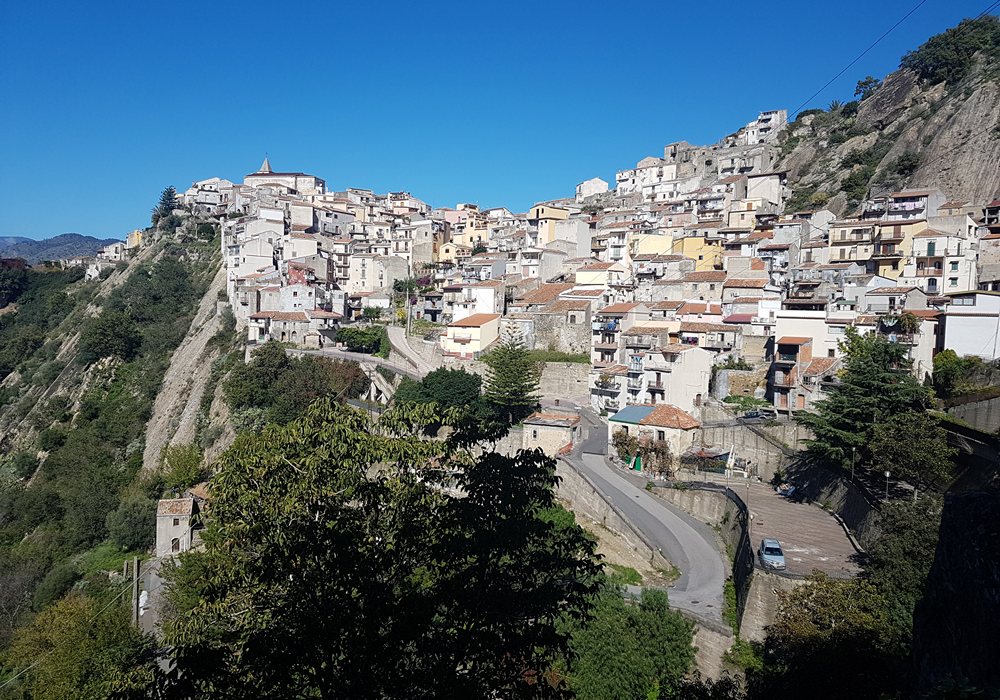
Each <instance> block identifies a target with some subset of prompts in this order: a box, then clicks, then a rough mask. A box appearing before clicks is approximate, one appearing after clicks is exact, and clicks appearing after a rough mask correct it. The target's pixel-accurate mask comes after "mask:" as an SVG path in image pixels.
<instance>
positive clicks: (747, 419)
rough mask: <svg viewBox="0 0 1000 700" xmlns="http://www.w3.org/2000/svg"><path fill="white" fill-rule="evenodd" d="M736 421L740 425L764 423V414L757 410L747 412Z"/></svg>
mask: <svg viewBox="0 0 1000 700" xmlns="http://www.w3.org/2000/svg"><path fill="white" fill-rule="evenodd" d="M736 420H737V421H738V422H740V423H763V422H764V414H763V413H761V412H760V410H759V409H756V408H755V409H753V410H752V411H747V412H746V413H744V414H743V415H742V416H740V417H739V418H737V419H736Z"/></svg>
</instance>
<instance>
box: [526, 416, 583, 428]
mask: <svg viewBox="0 0 1000 700" xmlns="http://www.w3.org/2000/svg"><path fill="white" fill-rule="evenodd" d="M524 422H525V423H527V424H529V425H549V426H552V427H554V428H571V427H573V426H574V425H576V424H577V423H579V422H580V416H570V415H567V414H565V413H532V414H531V415H530V416H528V417H527V418H525V419H524Z"/></svg>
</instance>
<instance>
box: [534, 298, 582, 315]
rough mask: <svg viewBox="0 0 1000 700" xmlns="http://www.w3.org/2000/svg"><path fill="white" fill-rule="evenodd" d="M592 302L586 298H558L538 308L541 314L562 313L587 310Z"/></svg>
mask: <svg viewBox="0 0 1000 700" xmlns="http://www.w3.org/2000/svg"><path fill="white" fill-rule="evenodd" d="M589 308H590V302H589V301H586V300H585V299H557V300H556V301H554V302H552V303H551V304H549V305H548V306H544V307H542V308H541V309H539V310H538V313H540V314H562V313H566V312H567V311H586V310H587V309H589Z"/></svg>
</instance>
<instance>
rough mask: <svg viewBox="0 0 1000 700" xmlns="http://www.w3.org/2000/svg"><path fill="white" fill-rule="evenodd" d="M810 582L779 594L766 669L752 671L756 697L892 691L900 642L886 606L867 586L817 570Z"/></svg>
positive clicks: (769, 634)
mask: <svg viewBox="0 0 1000 700" xmlns="http://www.w3.org/2000/svg"><path fill="white" fill-rule="evenodd" d="M808 578H809V582H808V583H807V584H806V585H803V586H800V587H798V588H796V589H794V590H793V591H790V592H780V593H779V594H778V597H779V604H778V615H777V618H776V619H775V621H774V623H773V624H772V625H771V626H770V627H768V628H767V635H766V637H765V641H764V660H765V666H764V669H763V670H762V671H751V670H748V672H747V675H748V680H749V682H750V686H751V692H750V696H751V697H762V698H800V697H811V698H842V697H844V693H845V690H846V691H847V692H848V694H849V695H850V697H852V698H853V697H857V698H877V697H879V695H881V694H882V693H883V692H887V691H889V690H892V689H893V688H894V686H895V685H896V683H897V682H898V680H899V678H898V676H897V675H896V674H897V672H898V670H899V669H898V666H897V664H896V661H897V659H896V657H895V656H894V653H895V651H896V650H897V649H898V645H899V638H898V634H897V632H896V630H894V629H893V627H892V625H891V624H890V623H889V616H888V613H887V610H888V602H887V601H886V599H885V598H884V597H883V596H882V595H881V594H880V593H879V591H878V590H877V589H876V588H875V586H873V585H872V584H871V583H870V582H869V581H866V580H864V579H846V580H837V579H831V578H829V577H827V576H826V574H823V573H821V572H818V571H817V572H814V573H813V574H812V575H811V576H810V577H808Z"/></svg>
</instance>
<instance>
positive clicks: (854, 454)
mask: <svg viewBox="0 0 1000 700" xmlns="http://www.w3.org/2000/svg"><path fill="white" fill-rule="evenodd" d="M857 463H858V448H857V447H852V448H851V483H852V484H853V483H854V467H855V465H856V464H857Z"/></svg>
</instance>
